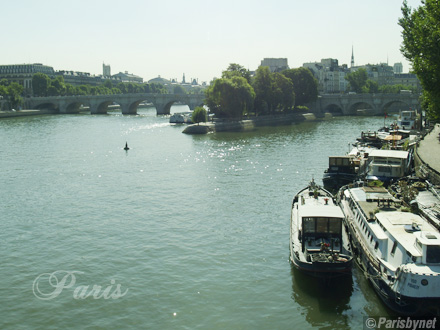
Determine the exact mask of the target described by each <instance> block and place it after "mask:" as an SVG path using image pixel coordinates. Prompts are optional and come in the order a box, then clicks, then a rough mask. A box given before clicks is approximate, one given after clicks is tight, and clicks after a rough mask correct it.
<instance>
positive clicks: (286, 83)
mask: <svg viewBox="0 0 440 330" xmlns="http://www.w3.org/2000/svg"><path fill="white" fill-rule="evenodd" d="M273 78H274V79H273V87H272V93H273V100H274V103H276V104H275V106H276V108H279V109H282V110H284V111H288V110H291V109H292V108H293V106H294V105H295V92H294V91H293V83H292V80H290V79H289V78H287V77H286V76H285V75H283V74H281V73H278V72H275V73H273Z"/></svg>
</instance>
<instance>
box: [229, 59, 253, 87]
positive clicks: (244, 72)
mask: <svg viewBox="0 0 440 330" xmlns="http://www.w3.org/2000/svg"><path fill="white" fill-rule="evenodd" d="M235 76H238V77H243V78H244V79H246V80H247V82H248V83H249V84H250V83H251V73H250V72H249V70H248V69H245V68H244V67H243V66H241V65H240V64H236V63H231V64H229V66H228V68H227V69H226V71H223V72H222V78H228V79H231V78H232V77H235Z"/></svg>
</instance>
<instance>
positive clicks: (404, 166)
mask: <svg viewBox="0 0 440 330" xmlns="http://www.w3.org/2000/svg"><path fill="white" fill-rule="evenodd" d="M411 157H412V155H411V154H410V153H409V152H408V151H400V150H372V151H371V152H370V153H369V154H368V160H367V161H366V162H365V168H364V169H363V170H362V171H360V172H361V173H363V175H364V176H365V179H366V180H380V181H382V182H385V183H388V182H390V181H391V180H393V179H398V178H401V177H404V176H406V175H408V174H409V172H410V170H411Z"/></svg>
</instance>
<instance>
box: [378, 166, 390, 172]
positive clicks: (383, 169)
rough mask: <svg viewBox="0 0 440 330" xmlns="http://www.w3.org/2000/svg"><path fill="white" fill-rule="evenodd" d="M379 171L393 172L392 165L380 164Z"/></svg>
mask: <svg viewBox="0 0 440 330" xmlns="http://www.w3.org/2000/svg"><path fill="white" fill-rule="evenodd" d="M379 172H384V173H391V167H386V166H379Z"/></svg>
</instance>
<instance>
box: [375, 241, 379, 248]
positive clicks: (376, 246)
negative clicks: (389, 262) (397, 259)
mask: <svg viewBox="0 0 440 330" xmlns="http://www.w3.org/2000/svg"><path fill="white" fill-rule="evenodd" d="M378 247H379V242H378V241H376V244H375V245H374V249H375V250H377V248H378Z"/></svg>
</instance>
